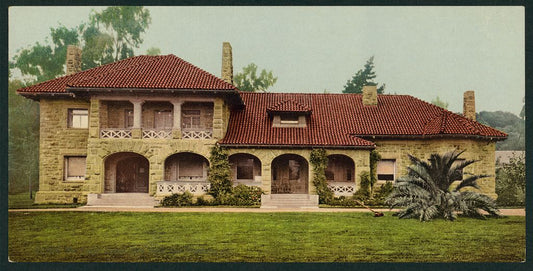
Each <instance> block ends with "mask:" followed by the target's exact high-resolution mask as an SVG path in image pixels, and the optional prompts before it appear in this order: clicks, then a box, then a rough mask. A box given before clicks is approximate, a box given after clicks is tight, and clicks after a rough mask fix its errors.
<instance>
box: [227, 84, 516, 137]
mask: <svg viewBox="0 0 533 271" xmlns="http://www.w3.org/2000/svg"><path fill="white" fill-rule="evenodd" d="M240 94H241V97H242V98H243V101H244V103H245V105H246V108H245V109H243V110H240V111H239V110H236V111H232V113H231V117H230V122H229V127H228V132H227V134H226V136H225V137H224V138H223V139H222V140H221V141H220V143H221V144H223V145H233V146H234V145H250V146H268V145H280V146H290V145H302V146H322V145H328V146H347V147H348V146H349V147H371V146H373V145H374V144H373V143H372V142H371V141H369V140H365V139H370V137H372V136H378V137H380V136H382V137H403V136H410V137H420V138H431V137H435V136H465V137H472V138H486V139H490V138H492V139H503V138H505V137H506V136H507V135H506V134H505V133H502V132H500V131H498V130H496V129H493V128H491V127H488V126H485V125H482V124H480V123H478V122H475V121H471V120H469V119H466V118H464V117H463V116H461V115H458V114H455V113H452V112H450V111H447V110H444V109H442V108H440V107H437V106H434V105H432V104H430V103H427V102H424V101H422V100H419V99H417V98H414V97H412V96H408V95H378V105H377V106H364V105H363V104H362V95H361V94H310V93H308V94H302V93H294V94H289V93H244V92H241V93H240ZM283 101H297V103H298V104H300V105H302V106H303V107H309V110H312V113H311V114H310V115H309V116H308V117H307V127H306V128H275V127H272V117H271V116H269V114H268V113H267V110H268V109H269V108H274V107H276V106H278V105H279V104H283ZM298 109H299V108H296V111H298Z"/></svg>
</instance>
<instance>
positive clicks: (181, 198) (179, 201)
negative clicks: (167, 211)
mask: <svg viewBox="0 0 533 271" xmlns="http://www.w3.org/2000/svg"><path fill="white" fill-rule="evenodd" d="M192 199H193V196H192V194H191V193H190V192H189V191H185V193H177V194H172V195H170V196H166V197H164V198H163V200H162V201H161V206H165V207H182V206H191V205H193V204H192Z"/></svg>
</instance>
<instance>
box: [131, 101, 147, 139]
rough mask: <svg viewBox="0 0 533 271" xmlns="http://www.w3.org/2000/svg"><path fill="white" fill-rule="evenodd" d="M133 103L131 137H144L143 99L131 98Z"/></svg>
mask: <svg viewBox="0 0 533 271" xmlns="http://www.w3.org/2000/svg"><path fill="white" fill-rule="evenodd" d="M130 102H131V103H132V104H133V127H132V128H131V137H132V138H136V139H140V138H142V129H141V128H142V127H141V126H142V105H143V103H144V101H143V100H130Z"/></svg>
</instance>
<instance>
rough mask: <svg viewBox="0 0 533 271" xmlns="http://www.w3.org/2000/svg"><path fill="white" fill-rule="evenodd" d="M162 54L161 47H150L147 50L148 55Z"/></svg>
mask: <svg viewBox="0 0 533 271" xmlns="http://www.w3.org/2000/svg"><path fill="white" fill-rule="evenodd" d="M160 54H161V49H159V48H157V47H150V48H148V49H147V50H146V55H149V56H158V55H160Z"/></svg>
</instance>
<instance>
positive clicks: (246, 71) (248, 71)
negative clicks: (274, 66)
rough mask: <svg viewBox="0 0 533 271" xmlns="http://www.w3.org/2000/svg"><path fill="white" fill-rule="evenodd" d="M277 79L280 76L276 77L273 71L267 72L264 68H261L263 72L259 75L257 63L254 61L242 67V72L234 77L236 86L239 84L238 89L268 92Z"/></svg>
mask: <svg viewBox="0 0 533 271" xmlns="http://www.w3.org/2000/svg"><path fill="white" fill-rule="evenodd" d="M277 80H278V78H277V77H274V75H273V74H272V71H269V72H267V71H266V70H264V69H263V70H261V74H260V75H259V77H258V76H257V65H255V64H254V63H250V64H249V65H248V66H246V67H244V68H243V69H242V72H240V73H238V74H236V75H235V76H234V77H233V81H234V83H235V86H237V88H238V89H240V90H242V91H249V92H256V91H262V92H266V91H267V89H268V88H269V87H271V86H273V85H274V84H275V83H276V81H277Z"/></svg>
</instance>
